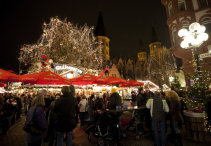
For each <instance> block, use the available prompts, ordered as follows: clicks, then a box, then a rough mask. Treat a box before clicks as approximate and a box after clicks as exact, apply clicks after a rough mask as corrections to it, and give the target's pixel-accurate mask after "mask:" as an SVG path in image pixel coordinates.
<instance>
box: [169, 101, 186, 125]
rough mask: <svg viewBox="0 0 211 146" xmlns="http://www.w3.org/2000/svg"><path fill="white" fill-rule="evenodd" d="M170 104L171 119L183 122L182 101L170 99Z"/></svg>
mask: <svg viewBox="0 0 211 146" xmlns="http://www.w3.org/2000/svg"><path fill="white" fill-rule="evenodd" d="M168 104H169V116H170V118H171V120H173V121H177V122H182V121H183V117H182V114H181V102H180V101H179V100H176V99H172V98H171V99H168Z"/></svg>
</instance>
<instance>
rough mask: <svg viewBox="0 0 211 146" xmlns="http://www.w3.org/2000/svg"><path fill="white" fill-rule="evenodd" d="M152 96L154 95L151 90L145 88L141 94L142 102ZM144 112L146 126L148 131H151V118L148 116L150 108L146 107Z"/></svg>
mask: <svg viewBox="0 0 211 146" xmlns="http://www.w3.org/2000/svg"><path fill="white" fill-rule="evenodd" d="M153 96H154V94H153V92H151V91H150V90H149V88H145V92H144V94H143V99H144V102H147V101H148V100H149V99H150V98H152V97H153ZM144 113H145V123H146V128H147V129H148V130H149V132H152V124H151V123H152V119H151V116H150V110H149V109H147V108H146V109H145V111H144Z"/></svg>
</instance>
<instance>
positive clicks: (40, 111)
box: [26, 90, 48, 146]
mask: <svg viewBox="0 0 211 146" xmlns="http://www.w3.org/2000/svg"><path fill="white" fill-rule="evenodd" d="M45 93H46V91H45V90H41V91H39V94H38V95H37V96H36V97H35V98H34V99H33V101H32V103H31V107H30V109H29V111H28V112H27V117H26V122H29V121H31V119H32V117H33V116H34V119H35V121H36V122H37V124H38V125H39V127H40V128H41V129H43V132H42V134H40V135H34V134H31V133H29V132H27V134H26V139H27V145H28V146H41V144H42V140H43V138H44V137H45V136H46V132H47V127H48V125H47V120H46V119H45V111H44V106H45V101H44V94H45Z"/></svg>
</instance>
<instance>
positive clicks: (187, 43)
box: [180, 40, 189, 48]
mask: <svg viewBox="0 0 211 146" xmlns="http://www.w3.org/2000/svg"><path fill="white" fill-rule="evenodd" d="M180 46H181V47H182V48H188V47H189V42H187V41H185V40H184V41H182V42H181V44H180Z"/></svg>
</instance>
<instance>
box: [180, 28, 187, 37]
mask: <svg viewBox="0 0 211 146" xmlns="http://www.w3.org/2000/svg"><path fill="white" fill-rule="evenodd" d="M187 33H188V30H187V29H185V28H182V29H180V30H179V31H178V36H179V37H183V36H186V35H187Z"/></svg>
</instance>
